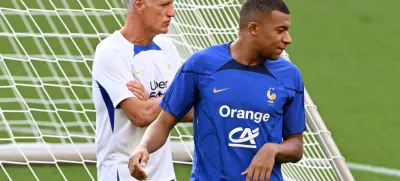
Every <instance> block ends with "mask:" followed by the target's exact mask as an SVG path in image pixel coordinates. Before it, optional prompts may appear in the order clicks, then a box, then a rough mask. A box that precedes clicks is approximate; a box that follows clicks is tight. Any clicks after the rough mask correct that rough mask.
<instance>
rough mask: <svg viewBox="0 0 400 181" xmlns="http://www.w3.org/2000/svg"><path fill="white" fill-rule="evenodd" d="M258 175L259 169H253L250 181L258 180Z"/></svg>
mask: <svg viewBox="0 0 400 181" xmlns="http://www.w3.org/2000/svg"><path fill="white" fill-rule="evenodd" d="M259 177H260V169H256V170H255V171H254V174H253V179H252V181H258V178H259Z"/></svg>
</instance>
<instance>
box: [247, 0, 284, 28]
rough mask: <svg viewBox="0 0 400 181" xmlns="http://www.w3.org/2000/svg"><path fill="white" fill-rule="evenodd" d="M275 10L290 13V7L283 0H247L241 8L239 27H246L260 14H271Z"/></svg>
mask: <svg viewBox="0 0 400 181" xmlns="http://www.w3.org/2000/svg"><path fill="white" fill-rule="evenodd" d="M275 10H277V11H279V12H282V13H285V14H290V11H289V8H288V7H287V6H286V4H285V2H283V0H245V2H244V3H243V5H242V7H241V9H240V20H239V27H240V28H243V27H246V26H247V24H249V22H250V21H254V19H255V18H257V16H258V15H265V14H269V13H271V12H272V11H275Z"/></svg>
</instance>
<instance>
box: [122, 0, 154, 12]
mask: <svg viewBox="0 0 400 181" xmlns="http://www.w3.org/2000/svg"><path fill="white" fill-rule="evenodd" d="M133 1H134V0H124V3H125V9H126V11H128V12H133V11H135V9H134V8H133ZM150 1H151V0H145V2H146V3H150Z"/></svg>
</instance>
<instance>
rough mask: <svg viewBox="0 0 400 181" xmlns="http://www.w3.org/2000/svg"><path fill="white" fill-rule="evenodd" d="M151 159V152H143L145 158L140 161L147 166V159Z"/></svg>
mask: <svg viewBox="0 0 400 181" xmlns="http://www.w3.org/2000/svg"><path fill="white" fill-rule="evenodd" d="M148 160H149V154H143V158H142V160H141V162H140V164H141V165H142V166H143V167H145V166H146V165H147V161H148Z"/></svg>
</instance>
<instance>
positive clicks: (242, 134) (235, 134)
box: [228, 127, 259, 148]
mask: <svg viewBox="0 0 400 181" xmlns="http://www.w3.org/2000/svg"><path fill="white" fill-rule="evenodd" d="M258 135H259V128H256V129H253V130H252V129H250V128H242V127H237V128H235V129H233V130H232V131H231V132H230V133H229V140H230V141H231V143H229V144H228V146H231V147H242V148H257V145H256V141H255V140H254V138H256V137H257V136H258Z"/></svg>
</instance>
